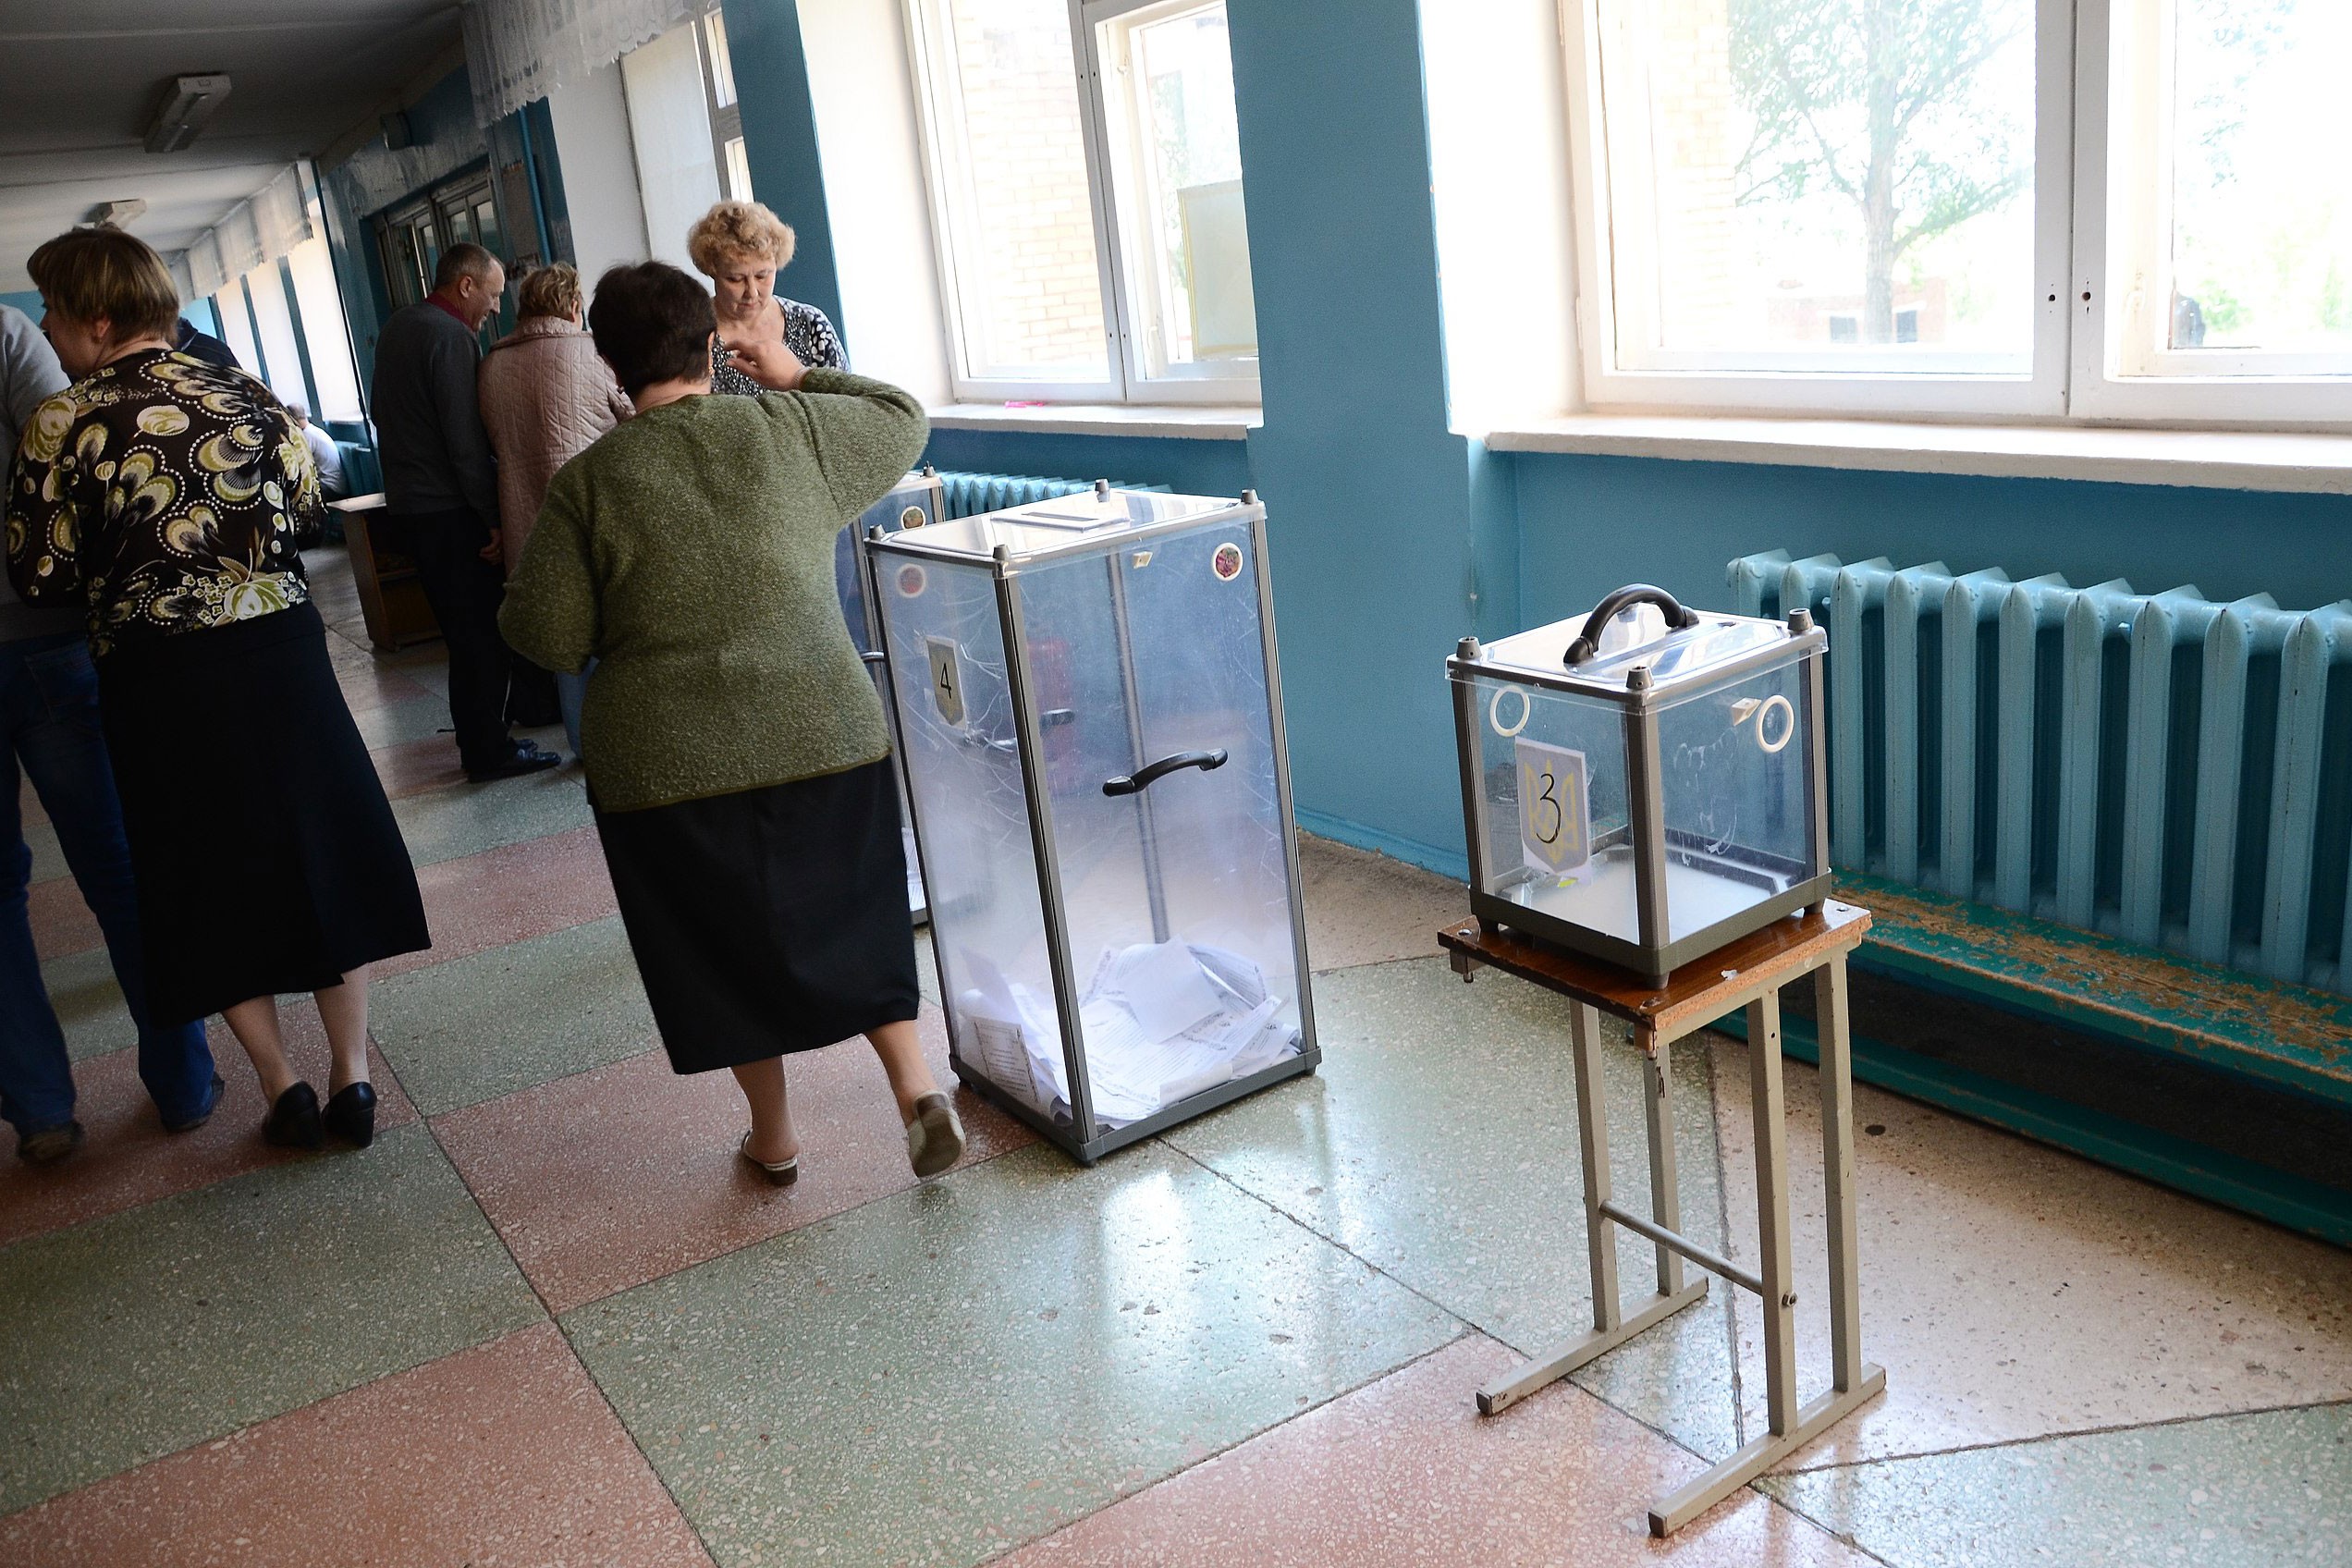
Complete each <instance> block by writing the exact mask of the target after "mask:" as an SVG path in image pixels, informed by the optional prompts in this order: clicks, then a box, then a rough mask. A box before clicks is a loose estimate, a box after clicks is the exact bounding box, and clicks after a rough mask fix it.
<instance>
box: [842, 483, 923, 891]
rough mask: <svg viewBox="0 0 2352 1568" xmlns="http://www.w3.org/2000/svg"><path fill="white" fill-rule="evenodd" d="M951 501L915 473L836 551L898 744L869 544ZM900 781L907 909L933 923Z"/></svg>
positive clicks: (849, 607)
mask: <svg viewBox="0 0 2352 1568" xmlns="http://www.w3.org/2000/svg"><path fill="white" fill-rule="evenodd" d="M945 499H946V495H945V491H944V490H943V489H942V487H941V485H940V484H939V475H938V471H937V470H936V469H931V468H925V469H923V470H922V471H921V472H916V473H910V474H908V475H907V476H906V477H905V478H904V479H901V480H900V481H899V482H898V483H897V484H894V485H892V486H891V487H890V493H889V494H888V495H887V496H883V497H882V498H881V499H880V500H878V501H876V502H875V503H874V504H873V505H872V506H870V507H868V508H865V511H864V514H863V515H861V516H860V517H859V518H858V520H857V523H856V525H855V526H854V527H851V528H845V529H843V530H842V531H841V533H840V535H839V540H838V542H837V543H836V544H835V545H834V548H833V585H834V586H835V588H837V589H839V592H840V594H841V619H843V620H844V621H846V622H847V623H848V625H849V628H850V641H851V642H852V643H856V644H857V651H858V653H859V654H860V655H863V656H864V659H865V662H866V666H867V668H870V669H872V670H873V671H874V684H875V686H876V689H877V690H878V691H880V692H881V693H882V711H883V712H884V713H885V714H886V715H888V717H889V720H890V734H891V738H892V741H893V743H894V744H895V743H896V741H897V737H898V729H899V726H898V712H897V704H895V703H894V702H892V701H891V698H890V681H889V677H888V675H887V674H885V673H884V671H883V668H882V655H881V652H880V650H879V648H878V647H877V646H876V642H875V637H874V626H873V620H872V618H871V617H870V616H868V615H867V613H866V608H865V545H864V541H865V537H866V535H867V534H869V533H874V532H875V531H876V530H877V529H878V530H880V531H881V532H882V533H898V532H899V531H900V529H902V528H925V527H928V526H929V525H930V524H932V523H935V522H937V521H939V519H940V518H941V517H942V516H943V515H944V512H943V510H942V507H943V505H944V503H945ZM900 778H901V783H900V794H899V821H900V831H901V832H903V833H904V834H905V836H906V866H907V908H908V909H909V910H910V911H912V912H913V915H914V918H915V920H916V921H917V922H918V923H920V922H922V921H924V920H925V919H927V918H929V909H928V906H927V903H926V901H925V898H924V892H923V857H922V856H921V855H920V854H919V853H918V852H917V851H916V848H915V842H914V815H913V813H912V812H911V811H909V810H908V809H907V803H906V794H905V788H904V782H903V779H904V776H903V775H901V776H900Z"/></svg>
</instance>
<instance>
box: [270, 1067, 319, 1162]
mask: <svg viewBox="0 0 2352 1568" xmlns="http://www.w3.org/2000/svg"><path fill="white" fill-rule="evenodd" d="M262 1142H263V1143H265V1144H275V1145H277V1146H278V1147H279V1148H282V1149H314V1148H317V1147H319V1146H320V1145H323V1144H325V1142H326V1133H325V1129H324V1128H322V1127H321V1126H320V1125H319V1103H318V1091H317V1090H316V1089H313V1088H312V1087H311V1086H310V1085H309V1084H304V1083H300V1082H297V1083H296V1084H294V1085H293V1087H291V1088H289V1089H288V1090H287V1091H286V1092H285V1093H284V1094H282V1095H280V1096H277V1103H276V1105H273V1106H271V1107H270V1112H269V1115H268V1116H267V1117H265V1118H264V1119H263V1121H262Z"/></svg>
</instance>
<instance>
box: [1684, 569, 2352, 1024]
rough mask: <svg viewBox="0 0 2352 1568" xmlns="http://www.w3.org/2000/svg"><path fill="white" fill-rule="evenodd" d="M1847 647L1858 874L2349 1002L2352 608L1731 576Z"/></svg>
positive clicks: (1839, 754) (1845, 778) (1833, 680)
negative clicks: (1802, 612)
mask: <svg viewBox="0 0 2352 1568" xmlns="http://www.w3.org/2000/svg"><path fill="white" fill-rule="evenodd" d="M1731 584H1732V588H1733V607H1734V608H1735V609H1737V610H1739V611H1740V612H1741V613H1743V614H1747V615H1782V614H1785V613H1786V612H1787V611H1788V610H1790V609H1793V608H1795V607H1796V606H1800V605H1804V606H1810V607H1811V608H1812V611H1813V614H1814V615H1815V617H1816V618H1817V619H1819V620H1820V621H1821V622H1822V623H1823V624H1824V625H1826V626H1827V627H1828V628H1829V632H1830V651H1829V677H1830V688H1831V697H1830V733H1831V741H1830V751H1831V779H1830V798H1831V819H1830V820H1831V857H1832V859H1833V860H1834V861H1835V863H1836V864H1838V865H1839V866H1841V867H1844V868H1846V869H1850V870H1856V871H1862V872H1868V873H1869V874H1871V875H1875V876H1884V877H1888V878H1890V879H1892V880H1894V881H1898V882H1905V883H1910V884H1912V885H1914V886H1917V887H1924V888H1932V889H1934V890H1936V891H1940V892H1944V893H1949V894H1952V895H1954V896H1955V897H1958V898H1963V899H1968V900H1975V901H1977V902H1981V903H1991V904H1997V905H2000V906H2002V907H2004V908H2008V909H2013V910H2016V911H2018V912H2020V913H2027V914H2033V915H2038V916H2040V917H2041V918H2044V919H2049V920H2055V921H2059V922H2062V923H2064V924H2065V925H2074V926H2078V927H2082V928H2084V929H2088V930H2097V931H2101V932H2105V933H2107V934H2109V935H2112V936H2116V937H2123V938H2125V940H2128V941H2133V942H2138V943H2143V944H2146V945H2149V946H2154V947H2162V948H2166V949H2171V950H2172V951H2174V952H2177V953H2182V954H2185V955H2187V956H2188V957H2191V958H2195V959H2199V960H2202V961H2204V962H2210V963H2221V964H2228V965H2231V966H2233V967H2236V968H2239V969H2245V970H2248V971H2252V972H2254V973H2257V974H2265V975H2269V976H2271V977H2272V978H2275V979H2280V980H2287V981H2295V982H2299V983H2301V984H2304V985H2309V986H2318V987H2320V988H2321V989H2325V990H2332V991H2337V992H2352V876H2347V868H2348V866H2347V863H2352V808H2348V807H2347V804H2346V802H2352V600H2346V601H2344V602H2343V603H2340V604H2334V605H2329V606H2324V607H2322V608H2320V609H2315V610H2300V611H2297V610H2282V609H2280V608H2279V607H2278V606H2277V605H2276V603H2275V602H2273V601H2272V599H2271V597H2270V596H2269V595H2268V594H2257V595H2255V596H2253V597H2251V598H2246V599H2239V600H2237V601H2236V602H2234V603H2230V604H2220V603H2216V602H2214V601H2212V600H2210V599H2207V598H2205V597H2204V596H2203V595H2202V594H2199V592H2198V590H2197V589H2195V588H2193V587H2183V588H2174V589H2171V590H2168V591H2167V592H2164V593H2161V594H2141V593H2138V592H2136V591H2134V589H2133V588H2132V586H2131V584H2130V583H2128V582H2123V581H2121V580H2120V579H2118V580H2116V581H2114V582H2103V583H2100V584H2098V585H2096V586H2093V587H2088V588H2076V587H2073V586H2070V585H2069V584H2068V583H2067V582H2065V581H2064V579H2062V578H2059V577H2054V576H2052V577H2040V578H2035V579H2033V580H2031V581H2029V582H2012V581H2010V579H2009V578H2008V577H2007V576H2006V575H2005V574H2004V573H2003V572H2001V571H1999V570H1985V571H1975V572H1967V573H1964V574H1958V575H1955V574H1954V573H1952V572H1951V571H1949V570H1947V569H1946V568H1945V567H1944V565H1943V563H1942V562H1941V561H1936V562H1930V563H1929V564H1927V565H1924V566H1915V567H1908V568H1905V569H1903V570H1896V569H1895V568H1893V566H1892V565H1891V564H1890V563H1889V562H1888V561H1886V560H1885V559H1884V558H1880V559H1876V560H1869V561H1862V562H1857V563H1854V564H1851V565H1849V564H1847V563H1845V562H1843V561H1841V560H1839V559H1838V558H1837V557H1834V556H1814V557H1808V558H1807V559H1804V560H1794V561H1793V560H1791V559H1790V558H1789V557H1788V554H1787V552H1785V551H1782V550H1772V551H1768V552H1765V553H1763V554H1760V555H1753V556H1745V557H1741V558H1740V559H1738V560H1735V561H1733V562H1732V564H1731Z"/></svg>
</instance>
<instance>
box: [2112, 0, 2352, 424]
mask: <svg viewBox="0 0 2352 1568" xmlns="http://www.w3.org/2000/svg"><path fill="white" fill-rule="evenodd" d="M2086 9H2087V10H2088V11H2089V14H2088V15H2087V16H2086V18H2085V27H2084V38H2085V40H2086V41H2087V43H2091V44H2093V45H2095V46H2101V47H2103V49H2104V52H2105V54H2106V56H2107V69H2106V71H2105V72H2104V73H2103V81H2101V82H2100V83H2091V84H2087V87H2089V88H2091V89H2093V90H2092V91H2087V92H2086V98H2087V99H2088V100H2089V101H2090V102H2091V103H2092V104H2096V106H2097V107H2098V108H2099V109H2101V110H2103V113H2101V114H2100V115H2099V116H2098V123H2097V124H2096V125H2092V124H2089V123H2087V124H2086V126H2085V133H2086V139H2087V140H2088V139H2089V138H2091V137H2093V136H2096V137H2097V139H2098V140H2097V142H2096V144H2095V145H2094V152H2095V153H2103V157H2101V158H2099V159H2098V165H2099V166H2097V167H2094V168H2092V169H2090V170H2088V171H2087V174H2088V175H2089V176H2090V177H2091V178H2087V180H2086V190H2085V191H2084V196H2083V202H2084V203H2085V204H2090V203H2096V204H2097V206H2098V207H2099V208H2101V209H2102V210H2101V211H2097V212H2093V213H2091V214H2089V221H2090V222H2091V225H2092V227H2094V228H2096V229H2099V230H2103V232H2104V234H2105V236H2106V240H2107V249H2106V255H2105V258H2104V260H2105V264H2104V266H2103V267H2096V266H2095V265H2094V266H2089V267H2086V269H2085V273H2086V276H2095V277H2097V279H2098V280H2097V281H2096V282H2094V283H2093V284H2092V286H2091V288H2089V290H2088V291H2089V292H2090V293H2091V294H2092V296H2093V297H2092V299H2091V300H2089V304H2091V305H2092V306H2095V307H2098V308H2097V309H2095V310H2091V311H2089V312H2086V321H2085V327H2086V330H2085V332H2084V335H2083V336H2084V340H2083V341H2081V342H2079V343H2078V344H2077V346H2076V360H2077V362H2078V363H2079V364H2081V365H2082V368H2083V370H2084V371H2085V373H2086V374H2085V378H2084V379H2085V382H2086V386H2085V391H2086V393H2087V394H2088V397H2087V398H2083V399H2080V400H2082V401H2087V402H2088V403H2089V405H2090V406H2089V409H2088V410H2086V411H2089V412H2093V413H2105V414H2114V415H2118V416H2134V415H2141V416H2149V417H2157V418H2163V417H2191V418H2193V417H2197V416H2198V415H2200V414H2211V415H2212V416H2214V417H2239V418H2247V419H2254V420H2274V421H2285V422H2296V421H2300V420H2311V419H2326V418H2334V419H2346V418H2352V151H2348V150H2347V149H2352V100H2347V98H2346V88H2345V81H2344V62H2345V61H2346V59H2352V5H2346V4H2344V3H2343V0H2101V4H2100V5H2099V6H2096V7H2095V8H2091V7H2088V6H2087V7H2086ZM2099 87H2103V89H2104V91H2103V92H2099V91H2096V90H2095V89H2097V88H2099ZM2086 120H2087V121H2088V120H2089V116H2088V115H2087V116H2086ZM2102 183H2103V189H2102ZM2101 285H2103V287H2101Z"/></svg>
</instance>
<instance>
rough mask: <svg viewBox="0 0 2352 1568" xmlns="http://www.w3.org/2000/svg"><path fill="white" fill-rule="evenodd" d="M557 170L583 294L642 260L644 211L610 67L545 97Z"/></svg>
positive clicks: (621, 99)
mask: <svg viewBox="0 0 2352 1568" xmlns="http://www.w3.org/2000/svg"><path fill="white" fill-rule="evenodd" d="M547 112H548V114H549V115H550V116H553V117H554V120H555V125H556V152H557V162H559V163H560V164H561V165H563V185H564V205H565V207H566V208H568V209H569V210H570V214H571V245H572V251H573V252H574V254H576V255H577V256H578V257H579V266H580V276H581V278H582V280H583V281H584V282H585V283H586V284H587V286H588V287H589V288H594V287H595V284H596V279H597V278H599V277H601V276H604V274H605V269H606V268H607V267H614V266H619V265H620V264H622V263H627V262H642V261H643V260H644V259H645V256H646V251H645V208H644V203H643V202H641V201H640V200H638V196H637V159H636V153H635V152H634V151H633V150H632V149H631V145H630V139H629V101H628V98H627V96H626V95H625V94H624V93H623V92H622V91H621V83H620V67H619V64H618V63H616V64H613V65H607V66H600V67H597V68H596V69H595V70H594V71H591V72H590V73H589V74H588V75H587V76H585V77H582V79H580V80H577V81H574V82H570V83H569V84H567V85H565V86H563V87H560V88H557V90H556V91H555V92H551V93H549V94H548V95H547Z"/></svg>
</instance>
